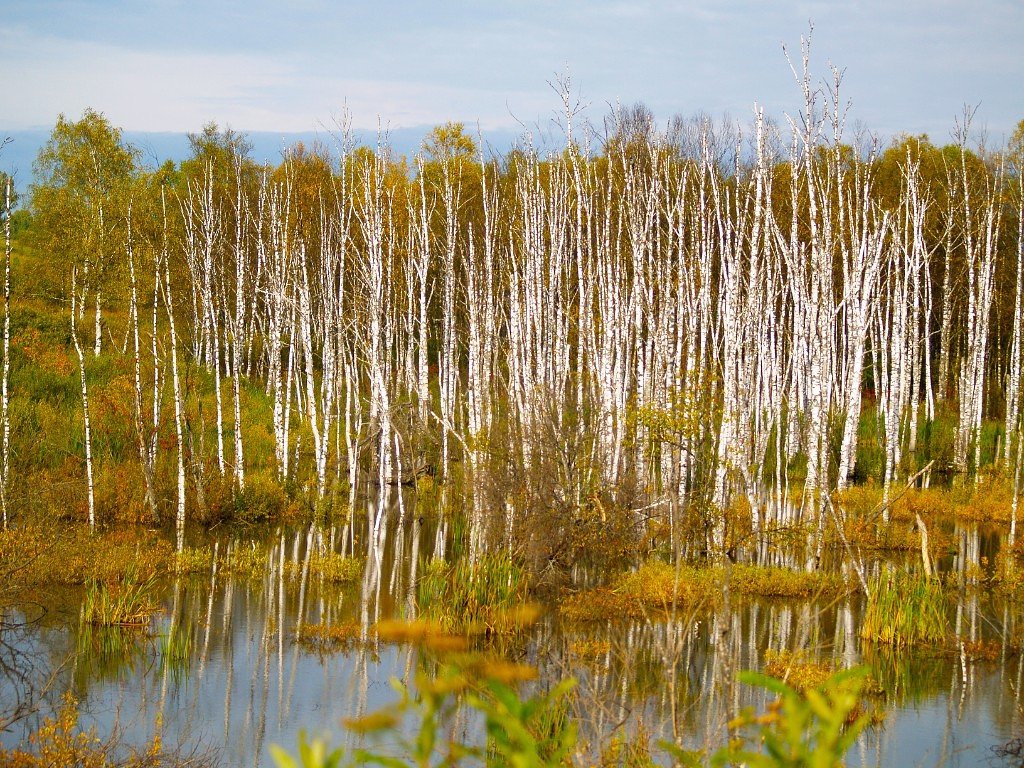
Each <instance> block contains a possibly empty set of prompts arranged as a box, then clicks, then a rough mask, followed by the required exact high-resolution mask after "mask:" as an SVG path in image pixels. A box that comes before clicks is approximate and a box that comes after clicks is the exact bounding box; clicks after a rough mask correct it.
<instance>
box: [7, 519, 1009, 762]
mask: <svg viewBox="0 0 1024 768" xmlns="http://www.w3.org/2000/svg"><path fill="white" fill-rule="evenodd" d="M448 536H449V533H448V530H447V529H446V528H443V527H441V526H436V525H432V524H430V523H425V522H424V521H423V520H422V519H421V518H418V517H416V516H415V515H412V514H396V515H386V514H378V513H377V511H376V509H375V508H373V507H371V508H370V510H369V511H368V514H367V525H366V526H365V527H363V526H360V525H353V524H351V523H350V522H341V523H338V524H333V525H332V524H324V525H316V524H313V525H305V526H299V527H280V528H274V529H271V530H267V531H264V532H260V533H259V535H249V536H247V537H233V538H231V537H226V538H223V539H221V540H218V541H216V542H215V543H214V546H215V555H214V557H212V558H211V559H210V564H209V567H208V568H207V569H205V570H204V571H203V572H201V573H198V574H193V575H189V576H183V577H180V578H177V579H174V580H172V581H171V582H169V583H167V584H166V585H164V586H165V588H164V589H163V591H162V596H161V608H162V610H161V612H160V613H159V614H158V615H157V616H156V618H155V619H154V621H153V623H152V625H151V626H150V627H149V629H148V630H147V631H146V632H144V633H140V632H137V631H136V632H133V631H126V630H122V629H117V628H99V627H92V626H90V625H88V624H80V623H79V622H78V621H77V620H76V618H75V615H76V614H75V611H76V609H75V606H76V605H77V603H76V601H77V600H80V595H77V594H75V593H73V592H71V593H68V594H66V595H62V596H60V597H55V598H54V604H53V606H51V610H50V612H49V613H48V614H47V615H46V617H45V618H44V619H43V620H40V621H34V622H33V623H31V624H29V625H27V626H25V627H23V628H21V629H19V630H17V631H15V630H13V629H9V630H5V631H4V634H3V638H4V641H5V644H6V646H7V647H8V648H14V649H17V652H18V654H20V656H21V657H22V658H23V659H29V658H30V659H31V660H32V665H33V666H31V667H23V668H25V669H31V670H33V671H32V673H31V674H33V675H36V678H34V679H42V678H43V677H45V674H44V673H43V672H42V670H46V673H49V674H55V676H56V679H55V681H54V684H53V685H52V686H51V687H50V691H51V695H50V696H49V697H48V698H47V699H46V702H45V704H44V707H43V709H42V711H41V712H40V713H39V715H36V716H35V717H31V718H27V719H24V720H22V721H20V722H18V723H16V724H14V725H13V726H12V727H11V728H10V729H9V730H8V731H7V732H6V733H4V734H3V735H2V739H3V742H4V744H6V745H14V744H16V743H18V742H19V741H21V740H22V739H23V738H24V737H25V735H26V733H27V732H29V731H30V730H31V729H32V728H33V727H34V726H35V725H37V724H38V721H39V718H40V717H41V716H42V715H43V714H45V713H47V711H48V710H47V707H53V706H54V705H55V702H56V695H55V694H57V693H59V692H61V691H63V690H65V689H68V688H70V689H72V690H74V691H75V693H76V695H77V696H79V697H80V699H81V701H82V702H83V721H84V724H85V725H86V726H90V725H95V727H96V728H97V731H98V733H99V734H101V735H103V734H107V733H110V732H112V731H113V730H115V729H119V730H120V731H121V732H123V733H125V734H126V735H128V737H129V741H130V742H131V743H136V744H141V743H144V742H145V741H147V740H149V739H151V738H152V737H153V736H154V735H155V734H156V733H157V730H158V729H159V731H160V734H161V736H162V738H163V739H164V742H165V743H166V744H168V745H171V746H173V745H175V744H180V745H184V746H185V747H186V748H187V749H189V748H192V747H193V746H195V745H203V746H204V747H206V746H210V747H215V748H216V749H217V750H218V751H219V753H220V755H221V758H222V761H223V762H224V763H225V764H228V765H252V766H259V765H267V764H268V763H269V758H268V754H267V744H268V743H269V742H277V743H282V744H285V745H293V744H294V743H295V741H296V739H297V734H298V731H299V730H300V729H306V730H309V731H314V732H319V731H328V732H330V733H332V734H333V735H334V737H335V740H336V741H339V740H343V739H347V740H349V741H350V742H351V741H352V740H354V739H355V738H356V737H355V736H352V735H347V734H346V733H345V731H344V729H343V728H342V724H341V720H342V718H346V717H359V716H361V715H364V714H366V713H368V712H370V711H373V710H375V709H377V708H379V707H382V706H384V705H385V704H387V703H390V702H391V701H393V700H394V698H395V693H394V691H393V690H392V688H391V686H390V685H389V680H390V679H391V678H398V679H400V680H406V681H407V680H409V679H410V678H411V675H412V673H413V671H414V670H415V668H416V665H417V664H419V663H429V660H424V659H421V658H419V655H418V653H417V652H416V651H415V650H413V649H412V648H410V647H408V646H397V645H388V644H384V643H381V642H380V641H379V640H377V639H376V637H375V635H374V633H373V632H372V626H373V625H374V624H375V623H376V622H378V621H379V620H381V619H383V618H391V617H401V618H414V617H415V615H416V600H415V596H416V595H415V588H416V579H417V575H418V573H420V572H421V569H422V568H423V566H424V564H425V563H426V562H427V561H429V560H430V559H432V558H434V557H437V556H444V554H445V549H446V547H447V546H448ZM953 538H954V540H955V541H956V542H957V544H958V550H957V554H956V555H955V556H954V557H953V558H952V561H951V562H950V563H949V565H948V567H950V568H952V569H953V570H955V571H956V572H957V573H958V574H960V576H961V578H960V579H959V581H958V584H959V587H958V591H957V592H956V595H955V601H954V603H953V605H952V608H951V616H950V619H951V625H952V627H953V630H954V631H955V633H956V637H957V639H958V645H957V646H956V648H957V650H956V651H948V650H944V649H937V648H934V649H929V648H925V649H919V650H916V651H915V652H913V653H907V652H902V653H900V652H894V651H892V650H891V649H885V648H880V647H877V646H874V645H872V644H869V643H863V642H862V641H861V639H860V636H859V627H860V623H861V619H862V616H863V611H864V606H863V605H862V601H861V600H860V599H859V598H858V597H856V596H847V597H844V598H841V599H839V600H837V601H834V602H818V601H802V602H771V601H763V602H749V601H748V602H742V603H738V602H736V601H735V599H733V600H732V601H729V600H727V601H725V603H724V604H723V605H721V606H719V607H717V608H714V609H707V610H695V611H692V612H685V611H681V612H679V613H678V614H677V615H674V616H671V617H669V618H667V619H666V618H665V617H664V616H655V615H652V616H649V617H647V618H645V619H643V620H634V621H626V622H615V623H609V622H605V623H593V624H585V625H582V626H567V625H564V624H563V623H562V622H561V621H560V620H559V618H558V615H557V611H555V610H550V611H548V613H547V614H546V615H545V616H543V617H542V619H541V620H540V621H539V622H538V624H537V625H536V626H535V627H533V628H532V629H531V630H530V632H529V633H528V635H525V636H523V637H518V638H513V639H506V640H505V642H504V644H503V647H502V648H501V650H502V652H504V653H506V654H509V655H511V656H512V657H514V658H516V659H517V660H519V661H525V662H528V663H531V664H535V665H537V666H538V667H539V668H540V670H541V678H540V679H541V681H542V682H540V683H538V684H539V685H550V684H551V683H550V681H554V680H557V679H561V678H563V677H566V676H569V675H572V676H575V677H576V678H577V679H578V680H579V686H578V697H577V715H578V717H579V719H580V723H581V740H582V742H583V744H584V745H586V746H588V747H590V748H593V749H595V750H596V749H598V748H600V746H601V745H603V744H606V743H607V741H608V739H609V738H610V737H611V736H613V735H616V736H621V737H624V738H627V739H631V738H635V737H636V736H637V734H641V733H646V734H649V735H654V736H658V737H664V738H669V739H672V740H675V741H676V742H678V743H680V744H684V745H687V746H690V747H707V748H714V747H715V746H716V745H718V744H721V743H722V742H723V740H724V739H725V738H726V736H727V731H726V723H727V722H728V721H729V720H730V719H732V718H733V717H735V715H736V714H737V713H738V712H739V711H740V709H741V708H743V707H745V706H748V705H754V706H757V707H763V706H764V705H765V704H766V703H767V700H766V699H767V694H766V693H765V692H763V691H760V690H757V689H751V688H747V687H745V686H742V685H739V684H737V683H736V682H735V675H736V672H737V671H739V670H743V669H759V668H762V667H763V664H764V660H765V657H766V654H767V653H768V652H773V653H775V654H784V653H788V654H792V655H793V657H794V658H800V659H802V660H806V661H817V662H823V663H826V664H829V665H835V666H837V667H850V666H853V665H856V664H860V663H867V664H868V665H870V667H871V669H872V677H873V679H874V680H875V682H876V683H877V686H878V687H879V689H880V690H881V691H883V692H884V699H883V701H884V702H885V703H884V704H883V707H884V708H885V709H886V710H887V712H888V714H887V716H886V718H885V722H884V724H883V725H882V726H881V727H878V728H872V729H870V730H869V731H867V732H866V733H865V735H864V736H863V737H862V738H861V739H860V741H859V742H858V744H857V747H856V749H855V750H854V751H853V752H852V753H851V758H850V760H849V761H848V762H849V764H851V765H853V764H861V765H934V764H949V765H974V764H976V763H977V762H978V761H979V760H982V759H988V758H989V757H990V752H989V748H990V747H991V746H992V745H994V744H997V743H1001V742H1004V741H1007V740H1008V739H1010V738H1011V737H1013V736H1015V735H1016V734H1018V733H1019V732H1020V728H1021V725H1022V722H1021V708H1020V690H1021V684H1022V682H1024V662H1022V658H1021V656H1020V654H1019V653H1017V652H1016V650H1015V649H1016V648H1017V646H1018V645H1019V643H1020V638H1021V631H1020V630H1021V626H1022V624H1021V622H1022V621H1024V616H1022V614H1021V610H1020V607H1019V606H1018V605H1015V604H1014V603H1012V602H1010V601H1003V600H1000V599H998V598H995V597H992V596H986V595H985V593H983V592H981V591H979V590H978V589H976V588H974V586H973V585H972V580H976V579H977V578H978V577H979V576H980V575H981V574H982V573H983V566H984V560H985V559H986V558H989V557H990V556H991V554H992V552H993V549H994V548H996V547H998V546H999V543H1000V542H998V540H993V539H992V538H991V537H990V536H988V535H986V534H985V533H984V532H979V530H978V529H977V528H974V529H971V528H966V527H965V528H960V527H958V528H957V530H956V531H954V535H953ZM752 552H753V554H752V555H751V556H752V557H758V556H759V554H758V553H764V554H765V555H767V552H766V550H764V549H763V548H762V546H761V545H760V544H755V546H754V547H753V548H752ZM326 553H341V554H345V555H349V556H351V555H353V554H355V555H357V556H359V557H361V558H364V565H363V568H362V575H361V577H360V578H359V579H357V580H356V581H355V582H354V583H352V584H347V585H346V584H338V583H336V582H334V581H332V580H330V579H328V578H326V577H325V575H324V574H323V573H322V572H318V571H317V570H316V569H314V568H312V567H311V562H312V560H313V558H315V557H317V556H322V555H324V554H326ZM773 558H774V559H772V560H771V561H772V562H773V563H774V562H776V560H777V558H776V557H775V556H774V555H773ZM243 561H244V562H245V563H248V564H249V565H248V566H247V567H246V568H242V567H241V565H240V563H242V562H243ZM794 563H800V564H802V561H801V560H799V558H794V561H793V563H787V564H789V565H792V564H794ZM253 564H255V565H253ZM250 566H251V567H250ZM837 567H838V566H837ZM882 567H883V564H882V563H880V562H871V563H868V564H867V568H868V570H869V573H870V574H873V575H877V574H878V573H879V572H880V571H881V568H882ZM578 576H579V577H580V580H581V581H584V582H593V581H594V580H595V579H596V578H597V576H596V574H595V573H594V571H593V570H589V569H586V568H581V569H580V573H579V574H578ZM20 618H21V619H25V618H28V616H27V612H26V613H24V614H21V615H20ZM311 625H324V626H326V627H340V626H344V625H352V626H355V627H357V631H356V634H357V641H356V642H353V643H351V644H348V645H346V646H344V650H341V651H339V652H324V651H323V649H320V651H319V652H318V651H317V650H314V649H311V648H310V647H308V646H305V645H303V644H300V643H298V642H295V637H296V635H297V634H298V633H299V632H300V631H301V630H302V628H303V627H306V626H311ZM27 685H29V682H28V681H27V680H26V679H25V676H24V675H23V676H22V677H21V678H11V677H8V678H7V679H5V680H4V681H3V683H2V687H0V698H2V700H3V701H4V702H5V703H6V702H13V701H16V700H17V699H16V697H18V696H21V697H24V696H25V690H24V689H25V687H26V686H27ZM460 727H462V728H465V729H472V728H473V727H475V726H474V724H473V723H472V722H470V721H466V722H463V723H460Z"/></svg>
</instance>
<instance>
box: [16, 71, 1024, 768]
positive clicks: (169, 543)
mask: <svg viewBox="0 0 1024 768" xmlns="http://www.w3.org/2000/svg"><path fill="white" fill-rule="evenodd" d="M796 64H797V66H796V71H797V74H798V83H799V84H800V85H801V88H800V92H801V94H802V95H803V97H804V102H803V103H801V104H800V105H798V112H799V115H800V118H799V119H798V120H795V121H794V122H793V123H792V124H790V125H789V126H785V127H782V126H778V125H774V124H772V123H771V121H769V120H767V119H766V118H765V116H764V115H763V113H761V112H757V113H756V114H755V117H754V119H753V122H752V124H751V125H747V126H740V125H737V124H732V123H714V122H712V121H710V120H708V119H706V118H704V117H697V118H694V119H690V120H683V119H676V120H673V121H671V123H670V124H669V125H668V126H667V127H666V128H665V129H660V128H658V127H657V126H656V125H655V123H654V121H653V118H652V117H651V115H650V113H649V112H647V111H646V110H645V109H644V108H642V107H639V106H638V107H635V108H630V109H620V110H617V111H615V112H613V113H612V114H611V115H609V116H608V118H607V119H606V120H605V122H604V124H603V126H597V127H595V126H591V125H588V124H585V123H584V122H582V120H581V119H580V115H579V113H578V110H577V106H576V105H575V103H574V101H573V98H572V91H571V88H570V87H569V83H568V82H561V83H559V84H558V85H559V89H557V90H559V92H560V96H561V97H562V100H563V104H564V113H563V114H562V115H561V125H562V126H563V128H564V137H565V141H564V143H563V145H562V146H561V147H559V148H558V149H557V151H550V152H542V151H540V150H538V149H536V148H535V146H534V144H533V142H532V140H531V138H530V137H529V136H527V137H525V138H524V139H523V141H522V143H521V145H520V146H519V147H517V148H516V149H515V150H513V151H512V152H510V153H509V154H507V155H505V156H502V157H495V156H492V155H490V154H489V153H487V152H486V151H485V149H484V148H483V147H481V146H479V145H478V143H477V142H476V141H475V140H474V138H473V137H472V136H471V135H470V134H469V133H468V132H467V131H466V130H465V128H464V126H462V125H461V124H447V125H444V126H440V127H438V128H437V129H435V130H434V131H433V132H432V133H431V134H430V135H429V136H428V139H427V140H426V141H425V143H424V145H423V148H422V151H421V153H420V154H419V155H417V156H415V157H397V156H395V155H394V154H393V153H391V152H390V151H389V149H388V145H387V137H386V136H381V139H380V143H379V144H378V145H377V146H376V147H366V146H355V145H354V144H353V142H352V140H351V135H350V133H349V132H348V128H347V126H346V124H345V123H344V121H342V122H340V123H339V125H338V126H337V131H336V133H335V134H333V135H332V136H331V137H330V139H329V141H327V142H326V143H325V144H324V145H323V146H320V145H317V146H311V147H306V146H295V147H289V148H287V149H286V150H284V151H283V153H282V159H281V162H280V163H279V164H277V165H275V166H270V165H266V166H260V165H257V164H255V163H254V162H252V161H251V160H250V159H249V157H248V154H247V144H246V140H245V136H244V135H241V134H238V133H235V132H233V131H231V130H222V129H219V128H218V127H217V126H215V125H212V124H211V125H209V126H207V127H206V128H205V129H204V130H203V131H202V132H201V133H198V134H195V135H194V136H192V137H191V143H192V156H191V157H190V158H189V159H188V160H185V161H183V162H181V163H178V164H174V163H165V164H164V165H162V166H159V167H155V168H154V167H146V166H144V165H142V164H141V162H140V153H139V152H138V150H137V149H135V148H133V147H131V146H128V145H126V144H125V143H124V142H123V141H122V139H121V135H120V132H119V131H118V129H117V128H115V127H114V126H112V125H110V123H109V122H108V121H107V120H106V118H105V117H104V116H103V115H102V114H99V113H96V112H93V111H87V112H86V113H85V114H84V115H83V116H82V117H81V119H79V120H77V121H74V120H70V119H67V118H64V117H62V118H61V119H60V120H59V121H58V123H57V125H56V127H55V128H54V131H53V134H52V137H51V140H50V142H49V143H48V144H47V145H46V147H44V149H43V151H42V152H41V154H40V156H39V160H38V163H37V167H36V170H35V182H34V184H33V186H32V187H31V188H30V189H29V191H28V192H27V194H26V195H24V196H23V197H22V198H21V199H20V200H15V199H14V198H13V195H12V193H11V187H10V185H9V184H7V185H6V186H7V189H8V192H7V205H6V209H5V212H4V217H3V221H4V225H5V243H6V249H5V260H4V264H5V275H6V278H5V294H4V295H5V300H4V321H3V322H4V332H3V369H2V371H3V375H2V388H0V405H2V409H0V422H2V428H0V435H2V439H0V448H2V451H0V452H2V456H0V502H2V504H0V506H2V515H3V520H2V527H3V530H2V531H0V749H2V754H0V759H2V760H3V761H5V763H6V764H12V765H18V766H42V765H53V764H62V763H66V764H75V765H83V766H107V765H137V766H144V765H187V764H195V765H200V764H208V763H213V762H218V761H219V762H221V763H224V764H228V765H269V764H270V761H271V760H272V759H273V760H274V761H276V762H277V764H278V765H281V766H291V765H298V764H301V765H307V766H309V765H341V764H348V763H349V762H353V763H366V762H371V763H376V764H384V765H394V764H402V765H405V764H416V765H435V764H454V763H455V762H466V763H476V764H479V763H481V762H486V763H489V764H496V765H517V766H528V765H561V764H573V765H624V766H642V765H650V764H684V765H692V764H739V763H744V764H764V765H832V764H834V763H835V762H836V761H837V760H840V759H841V758H842V757H843V755H846V759H847V761H848V763H853V762H858V761H859V762H861V763H864V764H868V763H871V764H911V763H914V764H919V763H921V762H923V763H924V764H954V765H955V764H975V763H976V762H977V761H978V760H979V759H982V758H984V757H987V756H990V755H995V753H993V752H992V751H991V748H993V747H1000V745H1003V746H1002V747H1001V749H1002V751H1001V752H1000V753H999V754H998V755H996V756H998V757H1001V758H1006V759H1011V758H1012V757H1013V744H1014V743H1016V742H1015V741H1014V740H1015V739H1019V738H1021V731H1022V728H1024V709H1022V703H1021V697H1020V690H1021V687H1022V684H1024V657H1022V655H1021V649H1022V646H1024V563H1022V562H1021V560H1022V559H1024V548H1022V547H1024V545H1022V543H1021V542H1020V541H1019V537H1018V536H1017V512H1018V504H1019V497H1020V486H1021V468H1022V464H1024V441H1022V440H1021V420H1022V414H1024V408H1022V388H1021V372H1022V361H1024V347H1022V338H1021V329H1022V312H1024V181H1022V178H1024V177H1022V173H1021V169H1022V164H1024V146H1022V140H1024V124H1022V126H1021V128H1020V129H1019V130H1018V132H1017V133H1016V134H1015V135H1014V136H1013V137H1012V138H1011V140H1010V141H1009V142H1008V143H1007V145H1006V146H1005V147H1002V148H1000V149H999V150H998V151H996V150H993V149H992V148H991V147H990V146H986V145H985V144H984V143H981V142H977V141H975V140H974V134H973V133H972V132H971V124H970V122H971V117H972V115H971V113H970V111H967V112H965V114H964V115H963V117H962V119H961V120H960V121H958V122H957V125H956V130H955V141H954V143H952V144H948V145H945V146H938V145H935V144H933V143H932V142H931V141H929V140H928V139H927V137H910V136H907V137H899V138H897V139H896V140H894V141H893V142H892V143H891V145H889V146H885V147H883V146H880V145H878V144H877V142H873V141H872V140H871V137H870V136H867V135H857V136H853V137H849V136H845V135H844V125H845V107H844V101H843V99H842V97H841V96H840V92H841V77H840V76H839V74H838V73H833V75H834V77H833V78H832V79H830V80H829V81H828V82H826V83H825V84H824V86H822V87H820V88H819V87H816V86H814V85H812V78H811V75H810V73H809V71H808V69H807V66H808V65H807V61H806V59H805V60H804V62H803V68H801V66H800V62H796ZM390 680H393V681H394V683H393V685H392V684H389V681H390ZM325 731H326V732H329V733H331V734H332V735H333V739H334V743H336V744H341V745H342V746H341V747H340V748H339V749H341V751H331V748H329V747H328V746H326V745H327V743H328V742H327V740H326V739H325V737H324V736H323V732H325ZM305 732H309V733H310V734H316V735H310V736H307V735H305ZM300 734H302V735H300ZM271 745H276V746H275V747H274V749H273V750H271ZM271 752H273V756H272V755H271ZM296 760H299V761H302V762H299V763H296V762H295V761H296ZM395 761H400V762H395Z"/></svg>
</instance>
